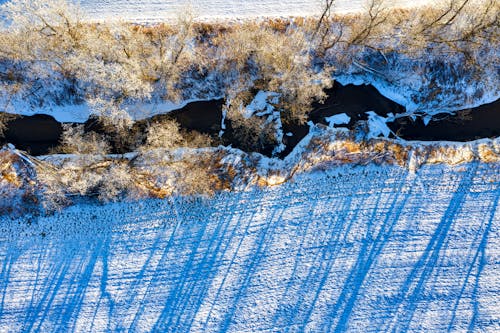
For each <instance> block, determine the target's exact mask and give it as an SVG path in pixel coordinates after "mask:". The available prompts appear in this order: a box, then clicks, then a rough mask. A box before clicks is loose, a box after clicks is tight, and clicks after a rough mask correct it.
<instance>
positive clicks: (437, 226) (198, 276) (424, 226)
mask: <svg viewBox="0 0 500 333" xmlns="http://www.w3.org/2000/svg"><path fill="white" fill-rule="evenodd" d="M499 200H500V165H499V164H476V163H472V164H465V165H461V166H457V167H447V166H424V167H423V168H422V169H420V170H419V171H418V173H417V174H413V173H409V172H408V171H406V170H404V169H401V168H397V167H386V168H382V167H374V166H368V167H366V166H365V167H349V168H348V167H344V168H341V169H338V170H337V169H327V170H326V171H321V172H316V173H306V174H303V175H301V176H300V178H297V179H295V181H294V182H290V183H287V184H285V185H282V186H277V187H270V188H264V189H255V190H249V191H246V192H240V193H226V194H221V195H219V196H217V197H215V198H214V199H210V200H207V201H205V202H194V203H188V202H181V201H180V199H177V200H176V202H175V205H172V204H171V203H168V202H167V201H145V202H141V203H130V204H127V203H122V204H108V205H104V206H97V205H80V206H75V207H71V208H68V209H67V210H64V211H63V212H62V213H60V214H57V215H56V216H49V217H38V218H35V217H26V218H17V219H16V218H12V217H2V218H0V257H1V258H2V261H1V265H0V331H2V332H4V331H5V332H18V331H23V332H27V331H42V332H56V331H58V332H73V331H77V332H90V331H92V332H103V331H132V332H149V331H158V332H174V331H178V332H185V331H192V332H215V331H218V332H219V331H223V332H225V331H228V332H298V331H310V332H327V331H335V332H341V331H351V332H385V331H392V332H401V331H408V330H410V331H423V332H430V331H440V332H443V331H448V332H449V331H451V332H465V331H471V332H472V331H474V332H478V331H488V332H495V331H496V332H498V331H499V330H500V312H499V308H500V301H499V300H500V278H499V277H498V270H499V269H500V208H499Z"/></svg>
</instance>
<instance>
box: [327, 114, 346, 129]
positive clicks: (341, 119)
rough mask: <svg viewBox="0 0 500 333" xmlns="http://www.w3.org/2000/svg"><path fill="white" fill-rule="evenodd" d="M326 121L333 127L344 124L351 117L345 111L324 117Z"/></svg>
mask: <svg viewBox="0 0 500 333" xmlns="http://www.w3.org/2000/svg"><path fill="white" fill-rule="evenodd" d="M325 120H326V122H327V123H328V125H330V126H331V127H334V126H335V125H345V124H348V123H349V121H351V117H349V116H348V115H347V114H345V113H339V114H336V115H333V116H331V117H325Z"/></svg>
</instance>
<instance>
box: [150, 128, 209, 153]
mask: <svg viewBox="0 0 500 333" xmlns="http://www.w3.org/2000/svg"><path fill="white" fill-rule="evenodd" d="M211 144H212V140H211V138H210V137H209V136H208V135H204V134H201V133H199V132H196V131H181V129H180V126H179V124H178V123H177V122H176V121H175V120H166V121H162V122H156V123H153V124H150V125H149V127H148V129H147V134H146V142H145V143H144V144H143V145H142V146H141V150H143V151H144V150H151V149H168V150H171V149H175V148H180V147H188V148H201V147H209V146H210V145H211Z"/></svg>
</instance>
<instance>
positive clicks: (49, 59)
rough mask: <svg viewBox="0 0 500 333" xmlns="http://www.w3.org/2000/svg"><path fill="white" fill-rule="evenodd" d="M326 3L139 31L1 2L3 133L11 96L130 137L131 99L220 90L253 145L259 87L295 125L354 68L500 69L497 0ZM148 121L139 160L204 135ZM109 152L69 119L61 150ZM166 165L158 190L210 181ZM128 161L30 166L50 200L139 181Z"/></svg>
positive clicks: (58, 3)
mask: <svg viewBox="0 0 500 333" xmlns="http://www.w3.org/2000/svg"><path fill="white" fill-rule="evenodd" d="M324 9H325V10H324V12H323V13H322V15H321V17H319V18H293V19H269V20H266V21H259V22H255V21H251V22H250V21H247V22H238V23H224V24H222V23H221V24H216V23H202V22H196V21H195V20H194V18H193V17H190V16H184V17H180V18H179V20H178V21H177V22H175V23H170V24H166V23H165V24H158V25H154V26H144V25H138V24H132V23H127V22H89V21H87V20H85V18H84V17H83V16H82V15H81V10H80V9H79V8H78V7H76V6H74V5H72V4H70V3H69V2H67V1H65V0H52V1H41V0H13V1H10V2H8V3H6V4H4V5H3V6H2V7H1V10H2V12H1V13H2V16H3V18H4V21H3V26H2V29H1V31H0V32H1V33H0V108H2V109H0V116H1V117H0V132H1V130H2V125H1V124H2V119H4V118H5V117H8V115H7V114H5V113H2V112H1V111H3V110H9V108H11V107H15V105H16V102H18V101H23V102H26V101H27V102H29V103H30V104H31V105H32V106H34V107H44V106H47V105H49V106H50V105H52V106H53V105H68V104H83V103H86V104H87V105H89V106H90V107H91V108H92V111H93V112H94V113H95V114H96V115H97V116H99V117H100V122H102V124H103V126H105V128H106V131H107V132H109V133H112V135H113V136H116V137H119V138H121V139H123V140H129V139H130V136H129V135H127V133H128V132H127V131H128V130H129V129H130V128H131V124H132V119H131V117H130V115H129V114H128V111H127V108H130V107H131V106H132V105H134V103H137V102H146V103H160V102H162V101H179V100H185V99H189V98H206V97H215V96H224V98H225V106H224V108H225V109H224V113H225V116H226V117H227V118H228V119H230V120H231V123H232V127H233V129H234V130H235V131H236V132H237V134H235V136H239V140H240V141H247V142H248V145H249V147H253V146H257V145H262V144H265V143H266V142H268V143H271V144H273V145H279V144H280V137H279V135H278V134H277V131H276V123H275V121H276V119H275V118H272V117H270V116H269V114H262V113H259V112H256V113H253V114H251V115H248V114H247V113H245V107H246V106H248V105H249V104H250V103H251V102H252V100H254V98H255V97H256V95H257V94H258V92H259V91H264V92H272V93H270V94H269V96H272V98H270V99H268V100H267V101H266V102H267V103H269V104H270V105H272V107H273V108H274V110H276V111H278V112H279V115H280V116H279V118H280V119H279V120H280V121H281V122H283V123H285V124H295V123H297V124H301V123H304V122H305V121H306V120H307V117H308V112H309V111H310V110H311V104H312V102H313V101H321V100H322V99H324V98H325V93H324V91H325V88H328V87H330V86H331V85H332V83H333V81H332V77H334V76H335V75H339V74H342V73H350V72H352V71H353V68H354V69H356V70H357V71H361V72H366V73H367V75H375V76H380V77H381V78H382V79H384V80H389V81H390V80H392V79H394V80H396V79H397V78H393V77H391V75H392V73H395V72H398V73H399V74H398V75H405V73H408V72H412V75H419V76H421V77H422V80H427V82H426V86H427V87H428V94H425V96H426V98H432V97H433V94H435V93H437V92H438V91H439V89H442V87H443V85H445V84H447V82H449V81H453V80H456V81H460V80H464V78H465V79H477V78H478V77H481V75H483V74H484V72H485V71H487V70H489V69H493V70H495V68H496V70H498V67H497V66H498V63H499V53H498V49H499V15H500V14H499V13H500V3H499V2H498V1H495V0H458V1H457V0H451V1H448V2H446V1H443V2H442V3H441V5H434V6H433V7H419V8H412V9H397V8H390V7H387V6H385V5H384V3H383V2H382V1H380V0H368V2H367V8H366V10H365V11H364V12H360V13H353V14H344V15H337V14H334V11H333V9H334V1H332V0H327V1H325V7H324ZM403 67H405V70H404V71H402V70H401V68H403ZM401 73H403V74H401ZM456 93H457V94H459V93H460V92H458V91H457V92H456ZM149 126H150V127H149V128H148V130H147V131H146V137H144V138H143V139H142V140H141V143H140V145H138V146H137V149H138V151H140V152H141V154H145V156H147V154H148V152H155V151H158V149H160V150H159V151H162V152H164V151H165V149H166V150H172V149H174V148H178V147H204V146H208V145H210V144H211V142H213V141H212V139H211V138H209V137H207V136H204V135H201V134H196V133H195V134H193V133H187V132H183V131H182V130H181V129H180V128H179V126H178V125H177V124H176V123H174V122H170V121H167V122H162V123H152V124H149ZM115 141H116V140H115ZM108 151H109V143H108V142H106V140H105V139H103V136H99V135H97V134H95V133H86V132H85V131H83V129H82V127H67V128H66V131H65V134H64V136H63V140H62V142H61V147H59V148H58V150H57V151H56V152H62V153H74V154H77V155H85V156H87V155H86V154H92V155H104V154H106V153H107V152H108ZM166 156H167V155H166ZM168 156H170V155H168ZM190 156H191V157H190V158H192V155H190ZM163 161H164V163H165V167H168V166H169V165H170V166H171V170H172V173H173V174H176V175H177V176H176V177H170V178H169V177H167V176H165V177H163V176H162V177H163V178H162V177H159V178H161V179H164V180H165V183H164V184H163V183H162V184H155V186H154V189H155V190H158V191H160V192H161V191H162V189H165V188H166V187H167V185H168V186H174V185H175V184H174V185H173V184H172V179H177V180H179V179H181V178H182V177H180V176H179V175H182V174H183V173H184V174H185V175H187V176H189V175H191V176H189V177H187V176H186V177H184V178H182V179H184V180H185V181H184V182H181V181H178V183H177V184H178V186H181V185H179V184H184V185H182V186H184V189H183V190H182V191H181V192H182V193H194V192H197V191H198V192H206V191H207V187H206V186H202V187H200V189H198V187H199V185H201V184H203V185H207V184H209V185H210V184H212V183H211V182H210V181H207V179H211V178H210V177H211V175H210V172H208V173H207V170H211V168H209V167H207V166H206V165H205V164H196V163H193V162H192V161H189V160H187V159H186V160H183V162H182V163H181V162H179V161H176V162H175V163H170V162H169V160H168V158H167V159H166V160H165V159H164V160H163ZM127 163H128V162H127ZM127 163H123V164H120V163H118V164H116V166H114V167H113V168H112V169H109V170H108V168H104V169H103V170H108V171H106V172H103V173H102V176H99V177H95V176H94V175H93V174H92V173H91V172H90V171H84V169H85V168H83V169H82V168H77V169H75V170H77V171H74V172H73V174H67V173H64V172H62V170H61V169H58V166H57V165H56V166H54V168H55V169H54V170H53V171H51V170H52V169H50V168H47V166H44V168H43V170H42V169H41V170H40V172H39V175H40V177H45V179H46V181H45V184H47V186H46V191H47V193H50V191H53V192H54V195H51V196H49V197H53V198H64V197H65V196H66V194H67V193H68V191H63V192H61V193H63V194H62V196H58V194H57V193H58V192H57V191H58V190H57V189H61V188H62V189H64V188H65V187H66V188H67V187H68V186H72V187H75V186H79V184H85V186H83V187H82V188H84V189H85V190H80V189H78V188H74V189H72V190H71V191H69V193H72V194H75V193H77V194H81V195H89V194H91V193H93V191H94V190H93V189H94V188H100V187H102V186H103V185H102V183H103V182H105V181H106V180H108V181H110V182H109V184H107V186H111V187H113V186H115V187H116V188H117V189H119V188H121V187H120V186H121V185H120V183H116V182H118V181H119V180H121V181H123V182H124V183H123V184H129V183H134V182H136V180H137V179H139V178H134V180H130V179H129V180H128V181H127V179H128V178H127V177H126V176H127V175H130V173H129V172H128V171H127V165H128V164H127ZM84 165H85V164H84ZM200 165H203V167H202V168H200V167H196V168H195V166H200ZM174 166H175V167H174ZM213 168H215V169H216V166H213ZM99 170H100V169H99ZM189 170H191V171H193V172H188V171H189ZM86 173H88V174H89V175H91V174H92V175H93V176H92V177H86V176H85V174H86ZM200 175H201V176H200ZM75 179H76V180H75ZM77 180H81V182H79V181H77ZM111 180H113V181H111ZM167 180H168V181H167ZM115 183H116V184H115ZM143 183H144V184H147V182H146V181H145V180H144V181H143ZM197 183H198V185H196V184H197ZM61 184H62V185H61ZM124 186H125V185H124ZM197 186H198V187H197ZM210 186H211V185H210ZM210 186H209V187H210ZM188 188H191V189H193V190H192V191H191V190H188ZM201 188H202V189H201ZM169 191H170V192H172V191H171V190H169ZM169 191H166V192H165V193H170V192H169ZM119 192H120V191H119V190H109V191H99V193H100V194H99V195H101V193H108V194H106V195H104V197H103V198H104V199H106V200H109V199H111V198H115V197H118V196H119V195H118V193H119ZM161 193H163V192H161ZM59 200H62V199H57V200H56V201H59Z"/></svg>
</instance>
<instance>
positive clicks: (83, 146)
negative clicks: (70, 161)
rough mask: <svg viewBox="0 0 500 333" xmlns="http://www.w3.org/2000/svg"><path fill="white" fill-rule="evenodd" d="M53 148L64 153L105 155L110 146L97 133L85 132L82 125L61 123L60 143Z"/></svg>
mask: <svg viewBox="0 0 500 333" xmlns="http://www.w3.org/2000/svg"><path fill="white" fill-rule="evenodd" d="M55 150H56V151H57V152H61V153H64V154H93V155H106V154H108V153H109V152H110V146H109V143H107V142H106V140H105V139H104V138H103V137H102V136H99V135H98V134H97V133H95V132H90V133H85V132H84V126H83V125H69V124H63V135H62V138H61V144H60V146H59V147H57V148H56V149H55Z"/></svg>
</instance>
